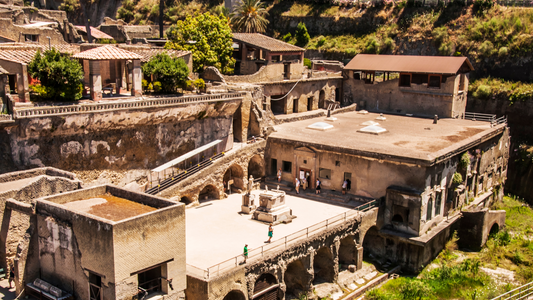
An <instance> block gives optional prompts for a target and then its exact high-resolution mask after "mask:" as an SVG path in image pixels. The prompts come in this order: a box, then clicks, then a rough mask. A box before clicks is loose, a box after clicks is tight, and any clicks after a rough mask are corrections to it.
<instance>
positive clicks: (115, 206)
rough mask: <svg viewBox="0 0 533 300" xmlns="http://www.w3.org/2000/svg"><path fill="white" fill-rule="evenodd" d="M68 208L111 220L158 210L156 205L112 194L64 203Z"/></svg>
mask: <svg viewBox="0 0 533 300" xmlns="http://www.w3.org/2000/svg"><path fill="white" fill-rule="evenodd" d="M63 205H64V206H66V207H67V208H69V209H71V210H74V211H78V212H84V213H88V214H91V215H94V216H98V217H101V218H104V219H107V220H111V221H120V220H124V219H127V218H131V217H135V216H138V215H142V214H144V213H147V212H151V211H154V210H156V208H154V207H150V206H148V205H144V204H141V203H138V202H134V201H130V200H127V199H124V198H120V197H115V196H113V195H110V194H105V195H98V196H96V197H94V198H90V199H84V200H77V201H72V202H68V203H64V204H63Z"/></svg>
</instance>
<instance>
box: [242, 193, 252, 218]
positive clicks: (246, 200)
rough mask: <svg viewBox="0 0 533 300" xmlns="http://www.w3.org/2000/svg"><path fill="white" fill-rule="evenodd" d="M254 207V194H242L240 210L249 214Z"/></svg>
mask: <svg viewBox="0 0 533 300" xmlns="http://www.w3.org/2000/svg"><path fill="white" fill-rule="evenodd" d="M255 208H256V205H255V195H254V194H252V193H246V194H244V195H242V205H241V212H242V213H245V214H251V213H252V212H253V211H254V210H255Z"/></svg>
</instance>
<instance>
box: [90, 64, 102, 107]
mask: <svg viewBox="0 0 533 300" xmlns="http://www.w3.org/2000/svg"><path fill="white" fill-rule="evenodd" d="M89 86H90V88H91V99H92V100H94V101H100V100H102V76H101V75H100V61H98V60H90V61H89Z"/></svg>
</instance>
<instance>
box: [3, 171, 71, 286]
mask: <svg viewBox="0 0 533 300" xmlns="http://www.w3.org/2000/svg"><path fill="white" fill-rule="evenodd" d="M24 180H27V181H26V182H22V181H24ZM14 181H19V182H18V183H15V184H13V183H12V182H14ZM2 183H3V184H7V185H11V189H7V190H4V191H3V192H2V193H0V215H1V218H2V219H1V224H2V227H1V231H0V243H1V245H2V247H1V248H0V266H1V267H3V268H5V267H6V266H7V265H8V264H9V263H10V262H15V274H16V275H15V286H16V288H17V292H19V293H20V292H21V291H22V289H23V288H24V286H23V283H24V281H25V280H26V277H27V276H29V277H32V276H34V275H35V274H34V273H35V271H36V270H38V268H39V267H38V261H35V260H34V259H33V258H32V255H33V253H34V252H38V249H37V241H36V235H35V234H34V232H35V228H36V219H35V217H32V214H33V212H32V206H33V203H34V199H36V198H39V197H43V196H48V195H52V194H56V193H59V192H66V191H71V190H76V189H79V188H80V186H81V182H80V181H79V180H77V179H76V178H75V175H74V174H72V173H69V172H65V171H62V170H58V169H54V168H49V167H47V168H38V169H32V170H28V171H21V172H12V173H7V174H3V175H0V184H2Z"/></svg>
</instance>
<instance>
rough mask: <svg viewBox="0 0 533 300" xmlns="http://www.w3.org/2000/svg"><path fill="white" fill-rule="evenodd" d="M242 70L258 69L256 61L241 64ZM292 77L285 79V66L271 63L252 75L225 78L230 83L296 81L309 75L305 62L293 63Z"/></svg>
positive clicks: (280, 63)
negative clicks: (243, 68)
mask: <svg viewBox="0 0 533 300" xmlns="http://www.w3.org/2000/svg"><path fill="white" fill-rule="evenodd" d="M241 64H242V65H241V68H242V67H243V66H244V67H248V69H250V68H252V69H256V68H257V67H256V63H255V62H254V61H246V62H241ZM290 65H291V66H290V73H291V74H290V75H288V77H285V75H284V74H285V69H284V68H285V64H284V63H283V62H279V63H269V64H267V65H263V66H261V68H259V70H257V72H254V73H253V74H250V75H233V76H225V77H224V78H225V79H226V81H227V82H228V83H265V82H272V81H283V80H285V79H290V80H296V79H301V78H303V77H304V74H305V75H306V73H307V71H306V70H307V67H305V66H304V65H303V62H291V64H290Z"/></svg>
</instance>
